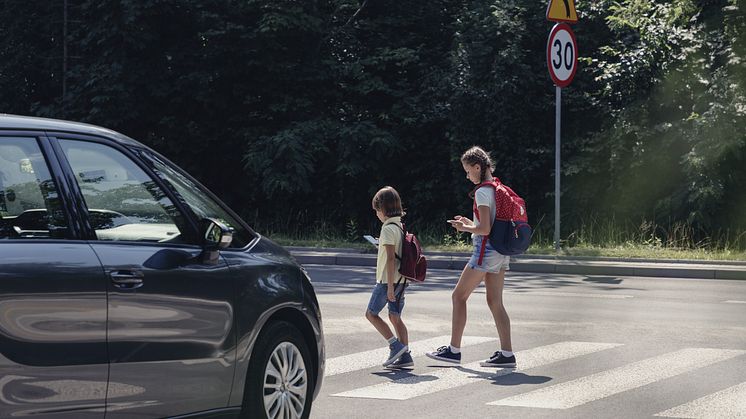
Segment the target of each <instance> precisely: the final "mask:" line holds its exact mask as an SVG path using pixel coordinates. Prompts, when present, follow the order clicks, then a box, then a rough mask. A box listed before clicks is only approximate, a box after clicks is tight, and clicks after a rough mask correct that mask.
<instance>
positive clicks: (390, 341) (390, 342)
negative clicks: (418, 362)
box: [388, 336, 397, 345]
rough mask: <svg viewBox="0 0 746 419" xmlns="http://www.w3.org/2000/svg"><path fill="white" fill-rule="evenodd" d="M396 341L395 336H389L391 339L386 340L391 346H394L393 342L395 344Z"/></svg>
mask: <svg viewBox="0 0 746 419" xmlns="http://www.w3.org/2000/svg"><path fill="white" fill-rule="evenodd" d="M396 340H397V339H396V336H391V338H390V339H389V340H388V342H389V345H393V344H394V342H396Z"/></svg>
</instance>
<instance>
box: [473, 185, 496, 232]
mask: <svg viewBox="0 0 746 419" xmlns="http://www.w3.org/2000/svg"><path fill="white" fill-rule="evenodd" d="M474 200H475V201H476V203H477V211H479V207H484V206H487V207H490V220H494V219H495V215H496V214H497V207H495V188H494V187H493V186H492V185H485V186H482V187H481V188H479V189H477V193H475V194H474ZM473 220H474V225H475V226H477V227H478V226H479V224H481V223H480V222H479V220H477V214H476V213H475V214H474V218H473ZM490 224H492V221H490ZM474 236H475V235H474V234H472V235H471V237H472V238H474Z"/></svg>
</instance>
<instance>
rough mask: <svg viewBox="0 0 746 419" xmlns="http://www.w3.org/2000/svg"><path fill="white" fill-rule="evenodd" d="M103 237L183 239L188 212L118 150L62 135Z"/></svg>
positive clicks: (97, 231)
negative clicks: (184, 211)
mask: <svg viewBox="0 0 746 419" xmlns="http://www.w3.org/2000/svg"><path fill="white" fill-rule="evenodd" d="M60 146H61V147H62V150H63V152H64V153H65V157H66V158H67V160H68V162H69V164H70V167H71V168H72V170H73V172H74V173H75V179H76V180H77V182H78V186H79V188H80V190H81V192H82V194H83V197H84V199H85V204H86V206H87V208H88V213H89V217H90V222H91V225H92V227H93V228H94V230H95V231H96V237H97V238H98V240H111V241H139V242H169V243H184V242H185V241H186V239H185V237H184V232H185V231H187V227H186V224H185V218H184V216H183V215H182V214H181V213H180V212H179V210H178V209H177V208H176V207H175V206H174V204H173V202H172V201H171V200H170V199H169V198H168V196H166V194H165V193H164V192H163V190H162V189H161V188H160V187H159V186H158V185H157V184H156V183H155V182H154V181H153V179H152V178H150V176H149V175H148V174H147V173H146V172H145V171H143V170H142V169H141V168H140V167H139V166H137V164H135V162H133V161H132V160H131V159H130V158H129V157H127V156H126V155H125V154H124V153H122V152H120V151H119V150H117V149H115V148H113V147H110V146H107V145H104V144H99V143H94V142H88V141H79V140H65V139H62V140H60Z"/></svg>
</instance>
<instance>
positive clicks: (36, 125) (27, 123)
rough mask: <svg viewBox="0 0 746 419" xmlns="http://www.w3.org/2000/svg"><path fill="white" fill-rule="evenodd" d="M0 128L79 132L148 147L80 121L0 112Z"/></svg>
mask: <svg viewBox="0 0 746 419" xmlns="http://www.w3.org/2000/svg"><path fill="white" fill-rule="evenodd" d="M0 129H12V130H29V131H56V132H70V133H79V134H89V135H97V136H102V137H106V138H110V139H112V140H114V141H118V142H119V143H121V144H123V145H128V146H136V147H142V148H148V147H146V146H145V145H143V144H142V143H140V142H138V141H135V140H133V139H132V138H130V137H128V136H126V135H124V134H120V133H118V132H116V131H112V130H110V129H108V128H102V127H99V126H96V125H90V124H84V123H82V122H72V121H63V120H61V119H50V118H38V117H34V116H21V115H11V114H6V113H0Z"/></svg>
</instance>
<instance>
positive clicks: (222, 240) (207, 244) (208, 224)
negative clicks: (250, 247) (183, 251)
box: [202, 218, 233, 251]
mask: <svg viewBox="0 0 746 419" xmlns="http://www.w3.org/2000/svg"><path fill="white" fill-rule="evenodd" d="M203 225H204V228H203V230H202V231H203V233H204V234H203V237H204V241H203V244H202V246H203V247H204V249H205V250H208V251H214V250H222V249H225V248H227V247H228V246H230V245H231V242H233V229H232V228H230V227H228V226H226V225H225V224H223V223H222V222H221V221H219V220H216V219H215V218H205V219H204V220H203Z"/></svg>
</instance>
